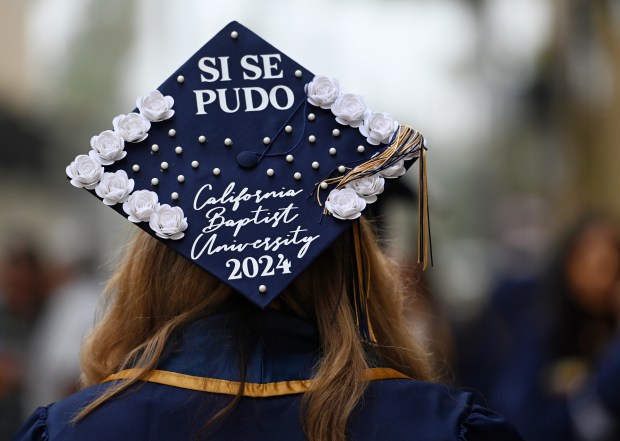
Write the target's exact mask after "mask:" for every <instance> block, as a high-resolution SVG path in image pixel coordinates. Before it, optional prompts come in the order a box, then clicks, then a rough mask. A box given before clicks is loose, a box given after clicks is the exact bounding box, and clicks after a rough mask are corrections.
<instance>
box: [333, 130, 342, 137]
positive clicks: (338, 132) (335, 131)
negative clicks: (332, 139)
mask: <svg viewBox="0 0 620 441" xmlns="http://www.w3.org/2000/svg"><path fill="white" fill-rule="evenodd" d="M332 135H333V136H340V130H338V129H334V130H332Z"/></svg>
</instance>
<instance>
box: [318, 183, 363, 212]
mask: <svg viewBox="0 0 620 441" xmlns="http://www.w3.org/2000/svg"><path fill="white" fill-rule="evenodd" d="M325 208H327V211H329V212H330V213H331V214H332V216H334V217H336V218H338V219H343V220H351V219H357V218H358V217H360V216H361V215H362V211H363V210H364V208H366V201H365V200H364V199H362V198H361V197H359V196H358V195H357V192H356V191H355V190H353V189H352V188H347V187H345V188H343V189H342V190H338V189H333V190H332V191H331V192H330V193H329V196H328V197H327V200H326V201H325Z"/></svg>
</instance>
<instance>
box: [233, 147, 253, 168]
mask: <svg viewBox="0 0 620 441" xmlns="http://www.w3.org/2000/svg"><path fill="white" fill-rule="evenodd" d="M237 163H238V164H239V166H241V167H242V168H245V169H252V168H254V167H256V166H257V165H258V155H257V154H256V152H252V151H249V150H246V151H243V152H241V153H239V154H238V155H237Z"/></svg>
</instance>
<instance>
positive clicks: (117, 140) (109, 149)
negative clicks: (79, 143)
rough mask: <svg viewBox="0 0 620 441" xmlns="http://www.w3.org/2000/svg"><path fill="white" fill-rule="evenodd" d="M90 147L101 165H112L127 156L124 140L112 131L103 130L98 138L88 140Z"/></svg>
mask: <svg viewBox="0 0 620 441" xmlns="http://www.w3.org/2000/svg"><path fill="white" fill-rule="evenodd" d="M90 146H91V147H92V148H93V151H94V152H95V153H96V154H97V156H99V160H100V161H101V164H102V165H110V164H113V163H114V161H118V160H120V159H123V158H124V157H125V156H127V152H126V151H125V140H124V139H123V137H122V136H121V135H119V134H118V133H116V132H113V131H112V130H105V131H103V132H101V133H100V134H99V135H98V136H93V137H92V138H90Z"/></svg>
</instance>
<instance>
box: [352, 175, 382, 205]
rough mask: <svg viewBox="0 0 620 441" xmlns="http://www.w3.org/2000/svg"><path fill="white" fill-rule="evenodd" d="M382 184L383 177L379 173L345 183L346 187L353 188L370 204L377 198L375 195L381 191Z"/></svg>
mask: <svg viewBox="0 0 620 441" xmlns="http://www.w3.org/2000/svg"><path fill="white" fill-rule="evenodd" d="M384 185H385V179H383V177H382V176H381V175H379V174H375V175H372V176H367V177H365V178H362V179H358V180H357V181H353V182H351V183H349V184H347V187H348V188H352V189H353V190H355V192H356V193H357V194H358V196H359V197H361V198H363V199H364V200H365V201H366V203H368V204H372V203H373V202H375V201H376V200H377V195H378V194H381V193H383V187H384Z"/></svg>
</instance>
